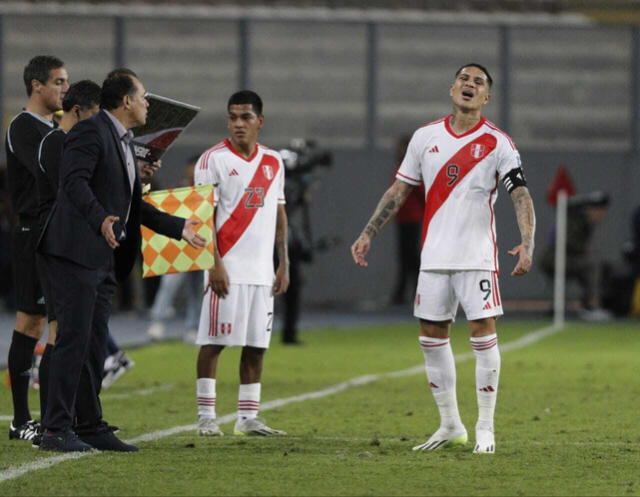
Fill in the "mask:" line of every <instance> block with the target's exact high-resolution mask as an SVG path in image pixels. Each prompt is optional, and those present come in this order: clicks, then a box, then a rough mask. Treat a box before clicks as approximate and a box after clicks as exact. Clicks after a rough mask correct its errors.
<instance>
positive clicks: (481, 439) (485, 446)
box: [473, 430, 496, 454]
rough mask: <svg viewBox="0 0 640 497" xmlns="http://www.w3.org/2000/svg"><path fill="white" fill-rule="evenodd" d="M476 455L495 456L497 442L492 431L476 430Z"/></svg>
mask: <svg viewBox="0 0 640 497" xmlns="http://www.w3.org/2000/svg"><path fill="white" fill-rule="evenodd" d="M473 453H474V454H495V453H496V441H495V437H494V436H493V431H491V430H476V446H475V448H474V449H473Z"/></svg>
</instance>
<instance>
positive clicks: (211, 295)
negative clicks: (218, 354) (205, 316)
mask: <svg viewBox="0 0 640 497" xmlns="http://www.w3.org/2000/svg"><path fill="white" fill-rule="evenodd" d="M209 291H210V292H211V293H210V294H209V336H210V337H212V336H214V335H213V333H214V330H215V329H214V327H213V307H214V300H213V299H214V298H215V293H213V289H210V290H209Z"/></svg>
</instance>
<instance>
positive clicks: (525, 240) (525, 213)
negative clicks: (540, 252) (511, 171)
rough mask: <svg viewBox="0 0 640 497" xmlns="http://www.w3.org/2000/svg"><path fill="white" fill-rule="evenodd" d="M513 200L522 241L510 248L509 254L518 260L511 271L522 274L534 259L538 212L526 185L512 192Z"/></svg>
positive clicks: (514, 274) (515, 274)
mask: <svg viewBox="0 0 640 497" xmlns="http://www.w3.org/2000/svg"><path fill="white" fill-rule="evenodd" d="M511 200H512V201H513V207H514V208H515V210H516V218H517V219H518V228H519V229H520V236H521V237H522V243H521V244H520V245H518V246H516V247H514V248H513V249H511V250H509V252H508V253H509V255H512V256H514V257H515V256H517V257H518V262H517V264H516V267H515V268H514V269H513V271H512V272H511V276H522V275H523V274H526V273H528V272H529V269H531V263H532V261H533V247H534V237H535V233H536V213H535V211H534V210H533V200H532V199H531V195H530V194H529V189H528V188H527V187H526V186H519V187H517V188H515V189H514V190H513V191H512V192H511Z"/></svg>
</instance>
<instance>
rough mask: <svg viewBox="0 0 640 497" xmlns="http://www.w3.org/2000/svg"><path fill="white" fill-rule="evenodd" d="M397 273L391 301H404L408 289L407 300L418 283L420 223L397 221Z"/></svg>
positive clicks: (397, 302) (399, 302)
mask: <svg viewBox="0 0 640 497" xmlns="http://www.w3.org/2000/svg"><path fill="white" fill-rule="evenodd" d="M396 229H397V240H398V255H399V257H398V264H399V266H398V273H397V276H396V285H395V289H394V292H393V303H395V304H402V303H404V302H405V301H406V300H405V297H406V295H407V290H408V291H409V293H408V295H409V300H411V299H412V298H413V295H414V292H415V290H416V287H417V285H418V273H419V271H420V251H421V247H420V236H421V232H422V226H421V224H420V223H398V224H397V228H396Z"/></svg>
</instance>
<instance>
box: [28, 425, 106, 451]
mask: <svg viewBox="0 0 640 497" xmlns="http://www.w3.org/2000/svg"><path fill="white" fill-rule="evenodd" d="M40 449H41V450H55V451H57V452H88V451H90V450H93V447H92V446H91V445H89V444H87V443H85V442H83V441H82V440H80V439H79V438H78V436H77V435H76V434H75V433H74V432H73V431H71V430H61V431H50V430H44V432H43V433H42V439H41V440H40Z"/></svg>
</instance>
